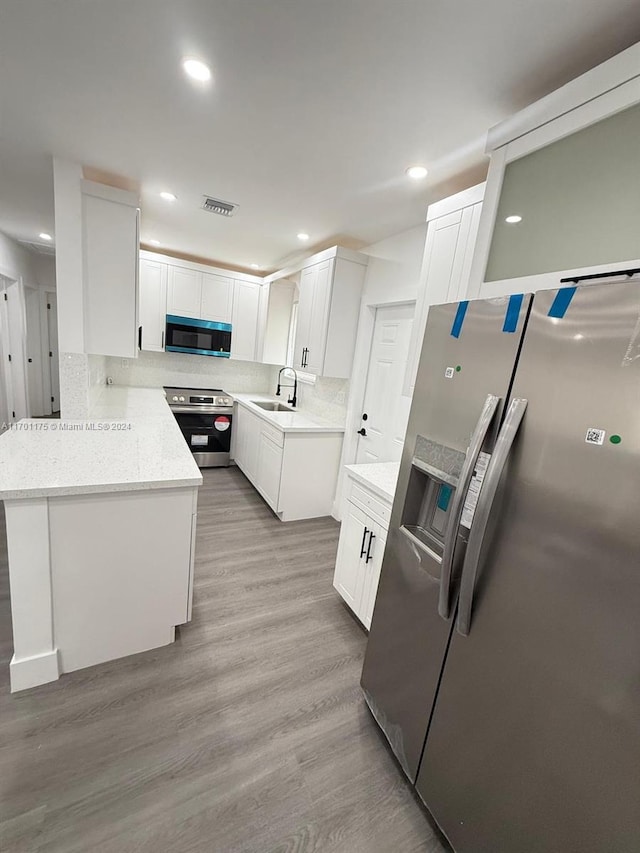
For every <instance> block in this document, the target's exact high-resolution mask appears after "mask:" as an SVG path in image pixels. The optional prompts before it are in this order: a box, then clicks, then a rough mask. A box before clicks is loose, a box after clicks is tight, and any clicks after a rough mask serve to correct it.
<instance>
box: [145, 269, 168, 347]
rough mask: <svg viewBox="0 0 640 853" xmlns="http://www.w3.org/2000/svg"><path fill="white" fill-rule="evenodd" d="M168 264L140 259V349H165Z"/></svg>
mask: <svg viewBox="0 0 640 853" xmlns="http://www.w3.org/2000/svg"><path fill="white" fill-rule="evenodd" d="M167 273H168V270H167V264H164V263H162V262H160V261H150V260H146V259H144V258H142V259H141V260H140V308H139V317H138V322H139V324H140V326H141V329H142V331H141V333H140V349H142V350H150V351H152V352H163V351H164V333H165V325H166V315H167Z"/></svg>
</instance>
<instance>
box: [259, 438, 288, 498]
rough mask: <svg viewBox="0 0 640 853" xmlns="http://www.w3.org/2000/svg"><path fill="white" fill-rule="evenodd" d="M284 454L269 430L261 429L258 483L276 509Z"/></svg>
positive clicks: (261, 491)
mask: <svg viewBox="0 0 640 853" xmlns="http://www.w3.org/2000/svg"><path fill="white" fill-rule="evenodd" d="M282 454H283V449H282V447H279V446H278V445H277V444H276V443H275V442H274V441H273V440H272V437H271V436H270V435H269V433H268V431H267V430H264V429H261V430H260V441H259V444H258V470H257V476H256V485H257V487H258V490H259V491H260V493H261V494H262V496H263V497H264V499H265V500H266V502H267V503H268V504H269V506H271V507H276V509H277V507H278V503H279V498H280V479H281V476H282Z"/></svg>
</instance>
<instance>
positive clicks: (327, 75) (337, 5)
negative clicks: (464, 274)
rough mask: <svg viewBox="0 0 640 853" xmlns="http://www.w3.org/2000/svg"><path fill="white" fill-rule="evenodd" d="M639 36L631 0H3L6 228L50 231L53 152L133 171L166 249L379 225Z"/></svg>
mask: <svg viewBox="0 0 640 853" xmlns="http://www.w3.org/2000/svg"><path fill="white" fill-rule="evenodd" d="M639 39H640V4H639V3H638V2H637V0H606V2H603V0H528V2H523V0H485V2H478V0H0V87H1V90H0V97H1V100H0V230H2V231H5V232H6V233H8V234H10V235H12V236H14V237H16V238H18V239H21V240H29V241H31V240H34V239H36V240H37V235H38V233H39V232H40V231H42V230H45V231H51V232H53V230H54V222H53V181H52V170H51V160H50V155H51V154H52V153H53V154H55V155H58V156H62V157H67V158H70V159H73V160H77V161H78V162H81V163H82V164H84V165H85V166H91V167H95V168H97V169H102V170H105V171H108V172H110V173H114V174H118V175H121V176H125V177H127V178H129V179H132V180H133V181H135V182H138V183H139V185H140V190H141V198H142V205H141V207H142V238H143V241H145V240H148V239H150V238H156V239H158V240H160V241H161V244H162V246H163V248H165V249H167V250H176V251H180V252H183V253H191V254H194V255H199V256H202V257H206V258H211V259H215V260H218V261H221V262H224V263H227V264H229V265H237V266H241V267H248V266H249V265H250V264H251V263H258V264H260V265H261V267H263V268H264V269H265V270H271V269H274V268H278V267H280V266H283V265H284V264H285V263H286V262H290V261H291V260H292V259H293V258H294V257H295V256H296V254H297V253H299V252H300V250H301V246H300V243H299V242H298V241H297V239H296V234H297V233H298V232H299V231H301V230H304V231H307V232H308V233H309V234H310V235H311V240H310V242H309V244H308V245H307V246H306V247H305V249H304V251H305V252H307V253H308V251H309V248H310V247H316V246H326V245H330V244H331V243H333V242H336V241H339V242H343V243H345V244H351V245H364V244H367V243H371V242H374V241H376V240H378V239H381V238H383V237H386V236H389V235H390V234H393V233H397V232H399V231H401V230H403V229H405V228H409V227H411V226H413V225H416V224H418V223H420V222H421V221H423V220H424V214H425V210H426V206H427V204H428V203H429V202H430V201H434V200H436V199H438V198H442V197H443V196H445V195H448V194H449V193H451V192H453V191H456V190H458V189H462V188H464V187H465V186H469V185H471V184H472V183H474V182H477V181H478V180H481V179H482V177H483V175H484V170H485V168H486V160H485V158H484V156H483V153H482V151H483V141H484V134H485V132H486V131H487V129H488V128H489V127H490V126H492V125H494V124H496V123H497V122H499V121H501V120H502V119H504V118H506V117H507V116H508V115H510V114H512V113H513V112H515V111H517V110H519V109H521V108H522V107H524V106H525V105H527V104H528V103H530V102H532V101H534V100H536V99H538V98H539V97H541V96H542V95H544V94H546V93H548V92H550V91H552V90H553V89H555V88H557V87H558V86H560V85H562V84H563V83H565V82H567V81H568V80H570V79H572V78H573V77H575V76H577V75H579V74H581V73H583V72H584V71H586V70H587V69H589V68H591V67H593V66H594V65H597V64H598V63H600V62H602V61H604V60H605V59H608V58H609V57H610V56H613V55H614V54H615V53H618V52H619V51H621V50H623V49H624V48H626V47H628V46H629V45H631V44H633V43H634V42H636V41H638V40H639ZM184 55H196V56H199V57H201V58H203V59H205V60H206V61H207V62H209V63H210V65H211V67H212V69H213V73H214V78H215V80H214V83H213V85H211V86H209V87H208V88H203V87H198V86H195V85H193V84H192V83H191V82H190V81H189V80H188V79H186V78H185V76H184V75H183V73H182V71H181V69H180V59H181V57H182V56H184ZM416 162H420V163H424V164H425V165H427V166H428V167H429V170H430V171H429V177H428V178H427V180H426V181H425V182H423V183H420V184H416V183H414V182H411V181H410V180H409V179H408V178H406V177H405V175H404V170H405V168H406V167H407V166H408V165H410V164H412V163H416ZM163 189H168V190H171V191H172V192H174V193H175V194H176V195H177V196H178V200H177V201H176V202H174V203H171V204H170V203H167V202H165V201H163V200H161V199H160V198H159V196H158V193H159V191H160V190H163ZM203 193H211V194H213V195H215V196H217V197H219V198H222V199H225V200H228V201H233V202H237V203H238V204H239V205H240V207H239V210H238V212H237V213H236V215H235V216H234V218H232V219H223V218H221V217H218V216H214V215H212V214H208V213H205V212H203V211H202V210H200V209H199V205H200V204H201V201H202V199H201V196H202V194H203Z"/></svg>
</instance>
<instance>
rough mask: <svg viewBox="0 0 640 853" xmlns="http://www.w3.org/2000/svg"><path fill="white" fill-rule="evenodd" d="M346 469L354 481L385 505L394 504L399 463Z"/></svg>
mask: <svg viewBox="0 0 640 853" xmlns="http://www.w3.org/2000/svg"><path fill="white" fill-rule="evenodd" d="M344 467H345V470H346V471H347V474H348V476H349V477H351V479H352V480H356V481H357V482H358V483H360V484H361V485H363V486H365V487H366V488H367V489H368V490H369V491H370V492H373V493H374V494H375V495H377V497H379V498H382V500H383V501H385V503H388V504H389V505H391V504H392V503H393V499H394V497H395V492H396V484H397V481H398V471H399V470H400V463H399V462H370V463H363V464H354V465H345V466H344Z"/></svg>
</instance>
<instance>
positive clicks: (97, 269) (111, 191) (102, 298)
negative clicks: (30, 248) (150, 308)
mask: <svg viewBox="0 0 640 853" xmlns="http://www.w3.org/2000/svg"><path fill="white" fill-rule="evenodd" d="M138 214H139V211H138V199H137V196H136V195H135V194H134V193H129V192H125V191H124V190H118V189H115V188H114V187H108V186H105V185H103V184H97V183H93V182H92V181H82V251H83V258H82V261H83V292H84V332H85V350H86V352H88V353H94V354H96V355H115V356H122V357H124V358H135V357H136V356H137V353H138V247H139V236H138V234H139V232H138Z"/></svg>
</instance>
